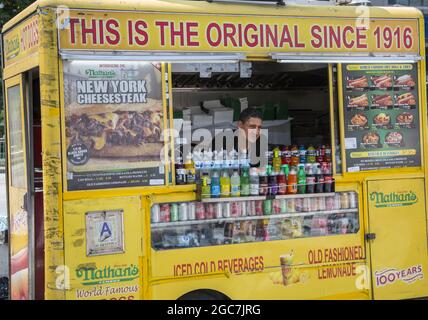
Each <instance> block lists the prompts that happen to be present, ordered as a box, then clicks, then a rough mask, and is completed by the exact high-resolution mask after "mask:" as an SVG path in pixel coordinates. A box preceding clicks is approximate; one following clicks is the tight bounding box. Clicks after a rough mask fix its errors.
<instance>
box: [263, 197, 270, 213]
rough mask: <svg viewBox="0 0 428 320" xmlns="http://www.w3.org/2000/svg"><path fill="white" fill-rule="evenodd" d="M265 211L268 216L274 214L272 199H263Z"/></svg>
mask: <svg viewBox="0 0 428 320" xmlns="http://www.w3.org/2000/svg"><path fill="white" fill-rule="evenodd" d="M263 212H264V214H265V215H266V216H269V215H271V214H272V200H264V201H263Z"/></svg>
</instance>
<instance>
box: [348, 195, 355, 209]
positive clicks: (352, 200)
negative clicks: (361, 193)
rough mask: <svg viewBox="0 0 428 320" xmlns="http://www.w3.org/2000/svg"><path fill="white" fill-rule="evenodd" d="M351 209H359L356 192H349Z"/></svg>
mask: <svg viewBox="0 0 428 320" xmlns="http://www.w3.org/2000/svg"><path fill="white" fill-rule="evenodd" d="M348 197H349V208H351V209H355V208H356V207H357V194H356V193H355V192H349V195H348Z"/></svg>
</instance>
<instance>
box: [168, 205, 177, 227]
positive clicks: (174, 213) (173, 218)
mask: <svg viewBox="0 0 428 320" xmlns="http://www.w3.org/2000/svg"><path fill="white" fill-rule="evenodd" d="M170 215H171V222H174V221H178V204H176V203H173V204H171V213H170Z"/></svg>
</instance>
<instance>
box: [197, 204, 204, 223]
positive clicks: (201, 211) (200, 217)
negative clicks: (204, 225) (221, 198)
mask: <svg viewBox="0 0 428 320" xmlns="http://www.w3.org/2000/svg"><path fill="white" fill-rule="evenodd" d="M196 219H198V220H204V219H205V206H204V204H203V203H202V202H196Z"/></svg>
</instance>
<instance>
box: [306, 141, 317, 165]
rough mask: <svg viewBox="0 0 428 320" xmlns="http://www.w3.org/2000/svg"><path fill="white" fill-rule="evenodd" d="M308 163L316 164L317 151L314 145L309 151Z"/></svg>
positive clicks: (310, 146)
mask: <svg viewBox="0 0 428 320" xmlns="http://www.w3.org/2000/svg"><path fill="white" fill-rule="evenodd" d="M306 158H307V162H308V163H315V162H316V161H315V160H316V150H315V148H314V146H313V145H309V147H308V150H307V157H306Z"/></svg>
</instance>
